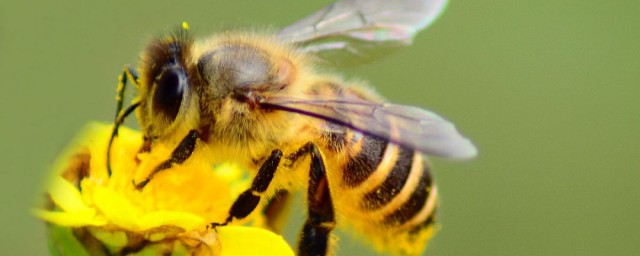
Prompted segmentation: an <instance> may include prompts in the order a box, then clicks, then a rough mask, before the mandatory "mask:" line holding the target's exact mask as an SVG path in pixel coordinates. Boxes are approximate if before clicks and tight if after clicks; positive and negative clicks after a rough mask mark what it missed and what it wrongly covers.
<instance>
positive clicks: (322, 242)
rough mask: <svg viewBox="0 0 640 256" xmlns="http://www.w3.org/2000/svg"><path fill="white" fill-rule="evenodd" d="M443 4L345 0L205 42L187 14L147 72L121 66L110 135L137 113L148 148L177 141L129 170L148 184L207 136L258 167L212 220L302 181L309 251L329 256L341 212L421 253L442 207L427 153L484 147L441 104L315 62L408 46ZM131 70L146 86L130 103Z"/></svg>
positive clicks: (151, 53) (364, 229)
mask: <svg viewBox="0 0 640 256" xmlns="http://www.w3.org/2000/svg"><path fill="white" fill-rule="evenodd" d="M445 5H446V0H406V1H387V0H370V1H365V0H342V1H338V2H336V3H333V4H332V5H330V6H328V7H326V8H324V9H322V10H320V11H318V12H317V13H315V14H312V15H311V16H309V17H307V18H305V19H303V20H301V21H299V22H297V23H295V24H293V25H291V26H289V27H287V28H285V29H283V30H281V31H280V32H279V33H277V34H275V35H273V34H272V35H267V34H260V33H254V32H225V33H221V34H217V35H213V36H212V37H210V38H208V39H205V40H201V41H196V40H194V39H192V38H191V36H190V35H189V33H188V31H187V28H186V26H183V28H182V29H179V31H178V32H177V33H175V34H173V35H170V36H166V37H161V38H157V39H155V40H153V41H151V43H150V44H149V46H148V47H147V48H146V50H145V51H144V52H143V55H142V60H141V63H140V66H139V69H138V70H139V75H137V72H135V70H133V69H131V68H125V71H124V72H123V74H122V76H121V78H120V82H121V84H120V88H119V96H120V97H119V101H118V107H117V116H116V121H115V125H114V131H113V136H112V139H111V140H112V141H113V139H114V138H115V137H117V129H118V126H119V125H120V124H122V122H123V121H124V119H125V118H126V117H127V116H128V115H129V114H130V113H134V112H135V113H136V114H137V117H138V121H139V123H140V126H141V128H142V130H143V133H144V140H145V143H144V146H143V147H142V148H141V151H148V150H152V149H153V147H154V145H155V144H156V143H166V144H168V145H174V147H175V150H174V151H173V153H172V154H171V156H170V157H169V158H168V159H167V160H166V161H165V162H162V163H161V164H159V165H158V166H157V167H156V168H155V169H154V170H153V171H152V172H151V174H150V175H149V176H148V177H146V178H144V179H141V180H134V181H133V182H134V184H135V186H136V187H137V188H138V189H144V187H145V186H146V185H148V184H149V183H152V182H153V177H154V175H156V174H159V173H160V172H161V171H164V170H168V169H170V168H171V166H173V165H176V164H181V163H183V162H184V161H189V157H190V156H191V153H192V152H193V151H194V150H199V147H206V148H207V150H209V151H210V152H211V162H212V163H218V162H235V163H239V164H241V165H243V166H245V167H246V168H247V169H249V170H255V177H254V180H253V183H252V185H251V187H250V188H248V189H247V190H246V191H245V192H244V193H242V194H241V195H240V196H239V197H238V199H237V200H236V201H235V203H234V204H233V206H232V207H231V209H230V210H229V217H228V218H227V219H225V220H221V221H220V222H219V223H212V226H216V225H226V224H228V223H230V222H232V221H233V220H234V219H242V218H244V217H246V216H247V215H249V214H250V213H251V212H252V211H254V209H255V208H256V206H257V205H258V204H260V203H261V202H262V203H265V202H267V201H268V200H269V199H270V198H273V195H275V194H276V193H280V192H282V191H295V190H306V191H307V220H306V222H305V224H304V227H303V228H302V231H301V235H300V238H299V245H298V250H299V253H300V254H302V255H325V254H327V253H328V252H329V250H330V247H331V239H330V236H331V232H332V231H333V229H334V226H335V225H336V224H340V225H343V224H346V225H348V226H351V227H353V228H355V230H356V231H358V232H359V233H361V234H363V235H365V236H366V237H367V238H368V239H370V240H371V241H373V242H374V244H375V245H376V246H378V247H380V248H382V249H386V250H389V251H393V252H399V253H407V254H416V253H420V252H421V251H422V250H423V249H424V246H425V245H426V242H427V240H428V239H429V238H430V237H431V236H432V232H433V229H434V223H435V222H434V220H435V219H434V218H435V211H436V207H437V189H436V186H435V183H434V182H433V178H432V174H431V167H430V164H429V163H428V162H427V159H426V155H434V156H440V157H445V158H453V159H469V158H472V157H474V156H475V155H476V153H477V151H476V148H475V147H474V145H473V144H472V143H471V142H470V141H469V140H468V139H466V138H465V137H463V136H462V135H461V134H460V133H459V132H458V131H457V130H456V128H455V127H454V125H453V124H452V123H450V122H448V121H447V120H445V119H444V118H442V117H440V116H438V115H437V114H435V113H433V112H430V111H427V110H424V109H420V108H417V107H410V106H404V105H396V104H392V103H387V102H385V101H384V100H383V99H382V97H380V96H378V95H376V94H375V93H374V92H373V91H371V90H369V89H368V88H367V87H366V86H365V85H364V84H362V83H356V82H348V81H346V80H344V79H342V78H340V77H338V76H335V75H332V74H330V73H329V72H325V71H321V70H320V69H319V68H317V67H318V63H319V62H325V63H326V62H328V63H333V64H335V65H354V64H358V63H364V62H368V61H372V60H374V59H377V58H379V57H381V56H382V55H384V54H386V53H388V52H390V51H391V50H394V49H397V48H400V47H402V46H406V45H409V44H410V43H411V40H412V38H413V37H414V35H415V33H417V31H419V30H421V29H423V28H425V27H426V26H427V25H429V24H430V23H432V22H433V21H434V20H435V18H436V17H437V16H438V15H439V14H440V13H441V12H442V10H443V9H444V7H445ZM127 82H133V83H134V84H135V85H136V88H137V91H138V97H137V98H136V99H134V100H133V102H132V104H131V105H130V106H129V107H128V108H126V109H122V102H123V99H122V98H123V96H124V91H125V85H126V83H127ZM198 145H199V146H198ZM108 152H109V151H108ZM107 154H109V153H107ZM278 198H280V199H282V198H284V197H278ZM267 207H269V206H267ZM273 212H276V213H279V212H280V211H273ZM268 217H270V218H277V216H276V215H273V216H268Z"/></svg>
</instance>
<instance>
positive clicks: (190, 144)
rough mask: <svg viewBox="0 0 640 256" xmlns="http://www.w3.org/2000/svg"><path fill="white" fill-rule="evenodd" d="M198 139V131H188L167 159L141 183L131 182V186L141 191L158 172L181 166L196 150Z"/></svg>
mask: <svg viewBox="0 0 640 256" xmlns="http://www.w3.org/2000/svg"><path fill="white" fill-rule="evenodd" d="M198 138H200V133H199V132H198V131H196V130H191V131H189V133H188V134H187V136H185V137H184V138H183V139H182V141H180V144H178V146H177V147H176V148H175V149H174V150H173V152H172V153H171V157H170V158H169V159H167V160H165V161H164V162H162V163H161V164H159V165H158V166H156V168H155V169H153V171H152V172H151V174H149V176H148V177H147V178H146V179H145V180H143V181H142V182H140V183H138V184H136V182H135V181H133V185H134V186H135V187H136V189H138V190H142V189H143V188H144V187H145V186H146V185H147V183H149V181H151V179H153V176H155V175H156V174H157V173H158V172H161V171H164V170H166V169H169V168H171V166H173V164H181V163H183V162H184V161H186V160H187V159H188V158H189V157H190V156H191V154H192V153H193V150H194V149H195V148H196V142H198Z"/></svg>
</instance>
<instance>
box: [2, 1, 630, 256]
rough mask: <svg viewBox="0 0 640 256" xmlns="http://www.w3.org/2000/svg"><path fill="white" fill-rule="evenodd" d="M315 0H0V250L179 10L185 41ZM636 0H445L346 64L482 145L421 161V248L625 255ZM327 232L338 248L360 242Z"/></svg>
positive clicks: (295, 10) (299, 12)
mask: <svg viewBox="0 0 640 256" xmlns="http://www.w3.org/2000/svg"><path fill="white" fill-rule="evenodd" d="M329 2H330V1H315V2H310V1H255V2H248V1H246V2H245V1H197V2H191V3H188V4H179V3H175V2H174V1H155V2H153V3H151V2H150V1H149V2H148V3H142V2H139V1H135V2H134V1H108V2H107V1H104V2H99V3H95V2H94V3H88V2H87V1H46V2H45V1H40V2H38V3H32V2H27V1H11V2H9V1H3V2H2V3H0V78H1V79H2V80H1V82H0V84H1V86H2V90H1V91H0V104H2V106H0V120H2V125H1V126H0V129H1V130H0V131H1V132H0V134H1V136H2V140H1V141H2V142H1V143H0V147H1V150H2V151H1V154H0V157H1V162H2V163H3V164H4V168H3V169H4V170H3V171H2V176H1V177H2V178H1V179H0V181H1V182H2V184H1V186H0V189H2V190H1V192H0V198H1V203H2V205H1V207H2V211H1V213H0V214H1V215H0V229H1V230H2V231H0V254H1V255H13V254H23V255H45V254H47V251H46V246H45V236H44V227H43V224H42V223H41V222H39V221H38V220H36V219H34V218H33V217H31V216H30V215H29V214H28V209H29V208H30V207H32V205H33V204H34V202H35V201H36V199H37V198H38V196H39V194H38V193H39V189H40V186H41V184H42V183H43V178H44V176H45V175H44V174H45V172H46V171H47V168H49V165H50V164H51V162H52V160H53V159H54V158H55V156H56V154H57V153H59V152H60V150H61V149H62V148H63V147H64V145H65V144H66V143H67V142H68V141H69V139H70V138H71V137H72V136H73V135H74V134H75V133H76V132H77V131H79V130H80V129H81V127H82V126H83V125H84V124H85V123H87V122H88V121H93V120H100V121H110V120H111V119H112V116H113V111H114V103H115V102H114V90H115V86H116V79H117V76H118V74H119V73H120V71H121V69H122V67H123V65H124V64H127V63H132V64H135V63H136V62H137V56H138V53H139V51H140V50H141V49H142V48H143V46H144V45H145V42H146V41H147V40H148V39H149V38H151V37H152V36H154V35H159V34H160V33H162V32H164V31H167V28H170V27H172V26H175V25H176V24H179V23H180V22H181V21H183V20H186V21H188V22H189V23H190V25H191V27H192V30H193V31H195V33H196V34H198V35H200V36H206V35H208V34H210V33H212V32H215V31H218V30H219V29H221V28H224V27H227V28H228V27H246V26H249V27H254V26H255V25H272V26H273V27H283V26H285V25H287V24H289V23H292V22H294V21H296V20H297V19H299V18H302V17H303V16H305V15H307V14H309V13H311V12H312V11H315V10H317V9H319V8H321V7H323V6H325V5H326V4H327V3H329ZM639 10H640V2H639V1H631V0H627V1H624V0H621V1H588V0H587V1H585V0H567V1H559V0H543V1H512V0H494V1H489V0H484V1H481V0H478V1H453V2H451V3H450V5H449V8H448V10H447V11H446V13H445V15H444V16H443V17H442V18H441V19H440V20H439V21H438V22H436V24H435V25H434V26H432V27H431V28H430V29H429V30H428V31H426V32H424V33H421V34H420V35H419V36H418V38H417V39H416V40H415V45H414V46H412V47H410V48H407V49H404V50H402V51H400V52H399V53H397V54H395V55H393V56H390V57H388V58H386V59H384V60H383V61H380V62H378V63H374V64H371V65H367V66H363V67H358V68H353V69H349V70H346V71H345V73H346V74H348V76H350V77H359V78H364V79H367V80H368V81H370V82H371V84H372V85H374V86H375V87H376V88H377V89H378V90H379V91H380V92H381V93H382V94H383V95H386V96H387V97H388V98H389V99H391V100H392V101H394V102H401V103H406V104H412V105H418V106H422V107H425V108H429V109H432V110H435V111H437V112H439V113H441V114H443V115H445V116H446V117H448V118H449V119H451V120H453V121H455V123H456V124H457V125H458V127H459V128H460V129H461V130H462V131H463V132H464V133H465V134H466V135H468V136H469V137H471V138H472V139H473V140H474V141H475V142H476V143H477V145H478V146H479V148H480V156H479V158H478V159H477V160H475V161H472V162H465V163H456V162H447V161H444V160H440V159H436V160H435V164H436V168H437V178H438V182H439V186H440V187H439V188H440V192H441V194H442V200H441V201H442V208H441V211H440V221H441V224H442V230H441V232H439V234H438V235H437V236H436V238H435V239H434V240H433V242H432V243H431V245H430V248H429V250H428V254H429V255H637V254H638V253H640V188H639V187H640V186H639V185H638V184H639V182H640V173H639V171H640V154H639V153H640V114H639V113H638V111H639V110H640V103H639V102H638V97H639V96H640V88H639V85H640V49H639V47H638V46H639V45H640V15H639V14H638V11H639ZM131 123H134V122H131ZM297 221H299V220H297ZM296 229H297V228H296ZM288 237H290V238H291V237H293V236H292V235H288ZM342 237H344V238H343V239H342V247H341V249H340V252H341V254H342V255H349V254H355V252H358V253H359V254H364V253H365V252H366V253H371V252H370V251H369V250H367V249H366V248H367V246H366V245H359V244H355V245H353V244H354V243H352V242H350V240H349V239H348V238H346V237H345V236H342ZM362 248H365V249H362Z"/></svg>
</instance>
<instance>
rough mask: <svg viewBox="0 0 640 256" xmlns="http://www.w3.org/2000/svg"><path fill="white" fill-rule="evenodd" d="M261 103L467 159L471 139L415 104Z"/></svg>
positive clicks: (474, 151) (285, 100) (472, 148)
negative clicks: (413, 105) (411, 105)
mask: <svg viewBox="0 0 640 256" xmlns="http://www.w3.org/2000/svg"><path fill="white" fill-rule="evenodd" d="M261 106H263V107H266V108H271V109H279V110H284V111H289V112H294V113H299V114H302V115H307V116H311V117H315V118H319V119H323V120H326V121H329V122H332V123H335V124H339V125H344V126H346V127H349V128H351V129H355V130H357V131H360V132H362V133H364V134H368V135H373V136H376V137H381V138H385V139H388V140H390V141H392V142H395V143H397V144H400V145H403V146H407V147H410V148H413V149H415V150H417V151H420V152H423V153H425V154H428V155H434V156H440V157H446V158H452V159H469V158H473V157H475V156H476V155H477V152H478V151H477V149H476V147H475V146H474V145H473V143H472V142H471V141H470V140H469V139H467V138H465V137H464V136H462V135H461V134H460V133H459V132H458V130H457V129H456V128H455V126H454V125H453V124H452V123H451V122H449V121H447V120H445V119H444V118H442V117H440V116H439V115H437V114H435V113H433V112H430V111H427V110H424V109H420V108H417V107H410V106H402V105H395V104H388V103H374V102H369V101H364V100H360V99H335V98H327V99H317V98H316V99H298V98H290V97H274V98H267V99H264V100H263V101H262V102H261Z"/></svg>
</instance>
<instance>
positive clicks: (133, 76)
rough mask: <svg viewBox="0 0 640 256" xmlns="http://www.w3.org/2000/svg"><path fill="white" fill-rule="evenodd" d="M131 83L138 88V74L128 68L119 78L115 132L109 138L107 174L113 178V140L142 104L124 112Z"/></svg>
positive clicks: (136, 104)
mask: <svg viewBox="0 0 640 256" xmlns="http://www.w3.org/2000/svg"><path fill="white" fill-rule="evenodd" d="M129 80H130V81H131V82H132V83H133V84H134V85H135V86H136V87H137V86H138V74H137V73H136V71H135V70H134V69H133V68H131V67H129V66H126V67H125V68H124V71H122V74H121V75H120V77H118V88H117V91H118V95H117V96H116V116H115V120H114V121H113V130H112V132H111V138H109V146H107V172H108V173H109V176H111V145H112V144H113V140H114V139H115V138H116V137H117V136H118V128H119V127H120V125H122V123H123V122H124V119H125V118H127V116H129V115H130V114H131V113H133V111H134V110H135V109H136V108H138V106H139V105H140V102H139V101H137V100H134V102H133V103H132V104H131V106H129V107H127V109H125V110H124V111H122V105H123V103H124V96H125V92H126V90H127V81H129Z"/></svg>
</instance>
